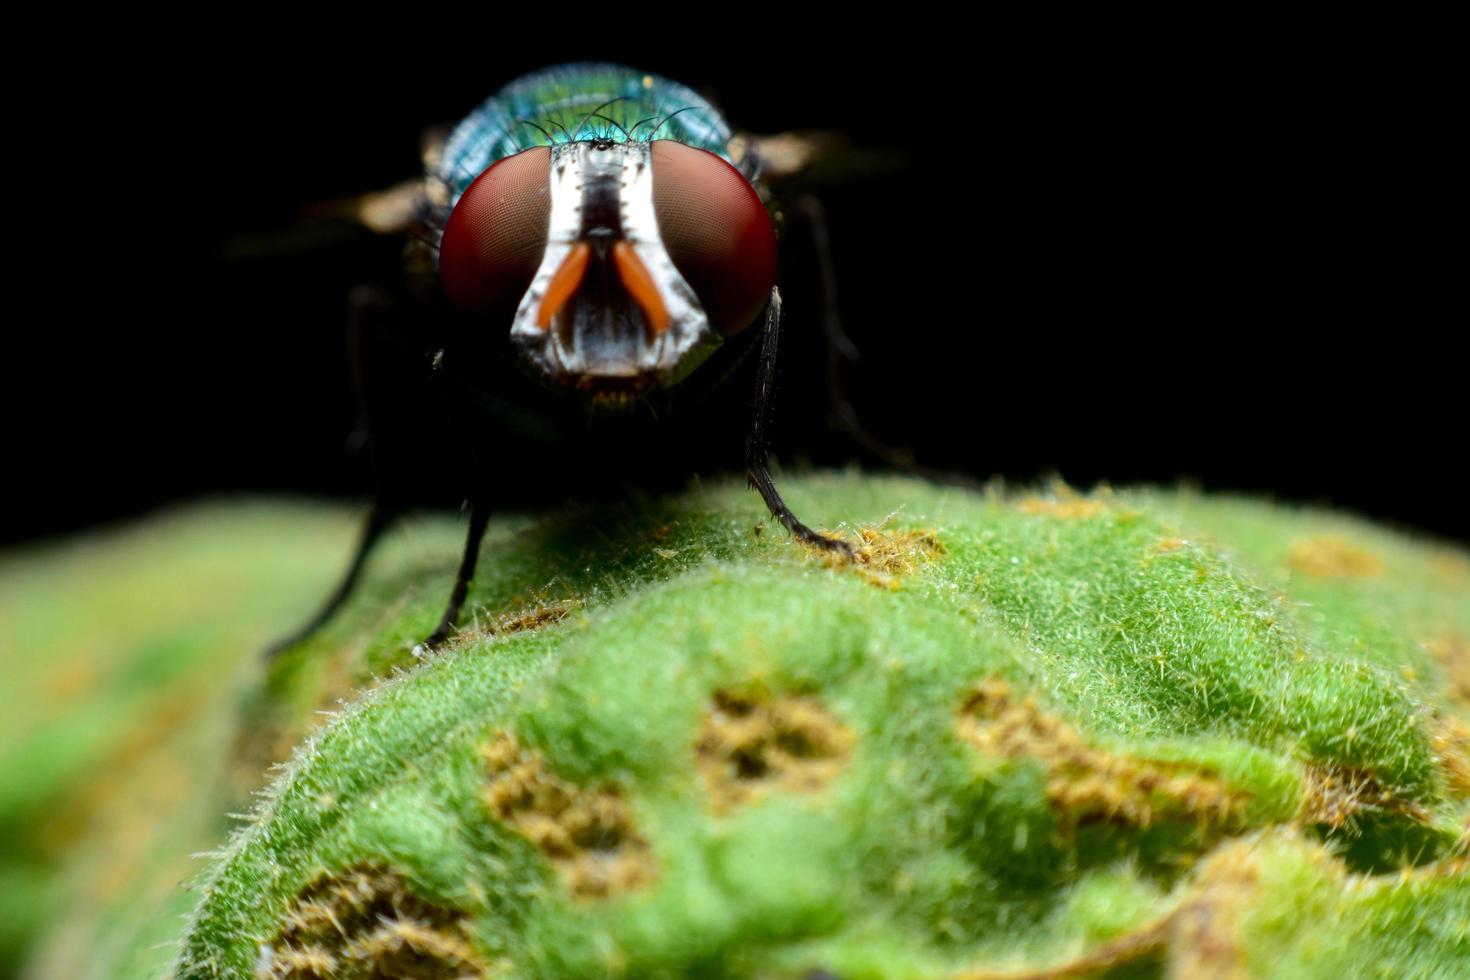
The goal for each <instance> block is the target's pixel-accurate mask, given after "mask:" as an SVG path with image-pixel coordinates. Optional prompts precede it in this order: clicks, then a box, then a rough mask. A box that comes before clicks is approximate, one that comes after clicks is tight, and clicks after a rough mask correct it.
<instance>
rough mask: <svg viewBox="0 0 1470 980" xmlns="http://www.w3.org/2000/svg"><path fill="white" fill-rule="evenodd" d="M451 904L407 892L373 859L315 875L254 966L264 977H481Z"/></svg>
mask: <svg viewBox="0 0 1470 980" xmlns="http://www.w3.org/2000/svg"><path fill="white" fill-rule="evenodd" d="M469 936H470V924H469V921H468V918H467V916H466V915H465V914H464V913H463V912H460V911H458V910H455V909H448V908H444V907H442V906H439V905H435V904H433V903H432V902H429V901H427V900H425V899H423V898H421V897H419V896H418V895H416V894H414V893H413V892H412V891H411V890H410V889H409V888H408V885H407V883H406V882H405V881H404V880H403V878H402V877H400V876H399V875H397V874H395V873H394V872H392V871H389V870H387V869H386V868H383V867H380V866H377V865H365V866H362V867H357V868H352V869H350V870H348V871H345V872H341V873H339V874H335V875H325V874H324V875H322V876H321V877H319V878H317V879H316V881H314V882H312V883H311V884H310V885H308V886H307V887H306V888H305V889H304V890H303V891H302V892H301V894H300V895H298V896H297V898H296V901H295V902H293V903H292V904H291V907H290V908H289V909H288V910H287V911H286V917H285V920H284V921H283V922H282V924H281V928H280V930H279V931H278V932H277V933H276V936H275V938H274V939H273V940H272V941H271V944H270V946H269V952H268V954H267V955H265V956H263V957H262V960H261V964H260V966H259V967H258V968H257V970H256V976H257V977H259V978H269V980H307V978H311V980H327V978H331V980H368V978H377V977H424V978H430V980H451V978H454V980H461V978H475V977H484V976H485V975H486V972H487V971H486V968H485V965H484V963H483V962H482V961H481V959H480V958H479V956H478V955H477V954H476V953H475V950H474V948H473V946H471V945H470V941H469Z"/></svg>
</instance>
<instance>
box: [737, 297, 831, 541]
mask: <svg viewBox="0 0 1470 980" xmlns="http://www.w3.org/2000/svg"><path fill="white" fill-rule="evenodd" d="M780 334H781V291H780V290H779V289H777V288H776V287H775V286H772V287H771V300H770V302H769V303H767V304H766V322H765V326H764V327H763V328H762V330H761V355H760V356H761V359H760V365H759V366H758V367H757V369H756V382H755V405H754V407H753V409H752V411H751V417H750V434H749V435H748V436H746V439H745V478H746V479H747V480H748V481H749V482H750V485H751V486H753V487H755V489H756V490H758V491H759V492H760V495H761V499H762V500H764V501H765V502H766V507H768V508H769V509H770V511H771V516H772V517H774V518H775V519H776V520H778V521H780V522H781V524H782V526H784V527H785V528H786V529H787V530H788V531H790V532H791V533H792V534H794V535H796V537H797V538H798V539H799V540H800V541H802V542H804V543H806V544H809V545H813V546H816V547H819V548H825V549H827V550H828V551H836V552H840V553H842V554H844V555H846V556H848V557H849V558H850V557H852V556H853V551H852V546H851V545H850V544H848V543H847V542H846V541H842V540H840V539H838V538H829V537H827V536H826V535H823V534H818V533H817V532H816V531H813V530H812V529H811V528H809V527H807V526H806V525H805V524H803V523H802V522H801V521H799V520H797V518H796V515H795V514H793V513H792V512H791V508H789V507H787V506H786V502H785V501H784V500H782V499H781V494H780V492H778V491H777V490H776V484H775V482H774V481H773V480H772V479H771V469H770V461H769V460H768V459H767V457H766V412H767V411H768V409H769V408H770V404H771V391H772V389H773V388H774V387H775V385H776V351H777V347H778V343H779V340H780Z"/></svg>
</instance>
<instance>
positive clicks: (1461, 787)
mask: <svg viewBox="0 0 1470 980" xmlns="http://www.w3.org/2000/svg"><path fill="white" fill-rule="evenodd" d="M1429 745H1430V747H1431V748H1433V749H1434V756H1435V758H1436V759H1438V760H1439V768H1440V772H1441V773H1443V774H1444V781H1445V789H1446V790H1448V791H1449V794H1450V795H1451V796H1453V797H1456V798H1458V799H1465V798H1466V797H1470V726H1467V725H1466V724H1465V723H1464V722H1463V721H1461V720H1460V719H1458V718H1452V717H1449V716H1441V717H1437V718H1435V719H1434V720H1433V721H1432V722H1431V723H1430V726H1429Z"/></svg>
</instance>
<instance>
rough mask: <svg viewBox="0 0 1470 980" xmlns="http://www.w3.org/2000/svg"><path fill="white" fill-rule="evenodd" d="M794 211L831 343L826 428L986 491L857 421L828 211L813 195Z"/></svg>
mask: <svg viewBox="0 0 1470 980" xmlns="http://www.w3.org/2000/svg"><path fill="white" fill-rule="evenodd" d="M793 205H794V206H793V207H792V212H793V213H794V214H795V215H796V216H797V217H799V218H801V220H802V223H803V224H804V225H805V227H806V231H807V236H808V238H809V239H810V240H811V244H812V251H813V253H814V254H815V256H816V260H817V269H818V270H819V273H820V275H821V277H822V333H823V335H824V336H825V337H826V341H827V424H828V425H829V426H831V427H832V428H834V429H837V430H838V431H840V432H843V433H845V434H846V435H847V436H848V437H849V438H850V439H852V440H853V441H854V442H856V443H857V444H858V445H859V446H861V447H863V448H864V449H866V450H867V451H868V452H870V453H872V454H873V455H874V456H876V457H877V458H878V459H880V460H882V461H883V462H884V463H886V464H887V465H889V466H891V467H893V468H894V469H896V470H899V471H900V472H903V473H909V474H912V475H914V476H918V477H922V478H924V479H926V480H929V481H931V482H933V483H940V484H945V485H948V486H959V487H965V488H968V489H972V490H983V489H984V488H985V487H984V484H983V483H982V482H981V481H979V480H977V479H975V478H974V477H972V476H970V475H969V474H965V473H954V472H950V471H946V470H937V469H931V468H930V467H927V466H922V465H920V464H919V462H918V461H917V460H916V459H915V458H914V453H913V451H912V450H911V449H908V448H906V447H902V446H891V445H889V444H888V443H886V442H884V441H883V440H882V439H880V438H878V437H877V436H875V435H873V433H871V432H869V431H868V427H867V426H865V425H863V421H862V419H861V418H859V417H858V413H857V410H856V409H855V408H853V405H852V402H850V401H848V398H847V393H846V391H844V389H843V385H842V364H843V362H844V361H858V360H860V359H861V355H860V354H859V352H858V349H857V347H856V346H855V345H854V344H853V342H852V340H851V339H850V338H849V337H848V336H847V332H846V331H845V330H843V329H842V317H841V314H840V313H839V311H838V305H837V271H836V266H835V264H834V263H833V261H832V242H831V238H830V236H829V235H828V234H827V213H826V211H825V209H824V208H823V207H822V202H821V201H819V200H817V198H815V197H813V196H812V195H810V194H801V195H799V196H797V197H796V198H795V200H794V202H793Z"/></svg>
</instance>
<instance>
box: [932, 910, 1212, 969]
mask: <svg viewBox="0 0 1470 980" xmlns="http://www.w3.org/2000/svg"><path fill="white" fill-rule="evenodd" d="M1173 923H1174V918H1173V916H1166V917H1164V918H1162V919H1159V920H1157V921H1155V922H1150V923H1149V924H1148V925H1146V926H1143V927H1142V928H1139V929H1135V930H1133V931H1132V932H1126V933H1124V934H1123V935H1121V936H1118V937H1117V938H1116V939H1110V940H1108V941H1107V942H1105V943H1103V944H1102V945H1100V946H1098V947H1096V948H1094V949H1090V950H1088V951H1087V952H1086V953H1083V954H1082V955H1081V956H1079V957H1077V958H1076V959H1074V960H1068V961H1067V962H1066V963H1062V964H1060V965H1058V966H1052V967H1044V968H1042V969H1039V970H1029V969H1024V968H1023V969H1020V970H987V969H983V968H982V969H976V970H965V971H963V972H961V973H959V974H956V977H955V980H1063V978H1065V977H1088V976H1095V975H1097V974H1099V973H1102V972H1103V971H1105V970H1111V969H1112V968H1114V967H1117V966H1122V965H1123V964H1124V963H1131V962H1133V961H1134V960H1137V959H1141V958H1142V957H1144V956H1147V955H1148V954H1150V953H1152V952H1155V951H1156V950H1158V949H1160V948H1162V947H1163V946H1164V944H1165V943H1166V942H1167V941H1168V939H1169V934H1170V929H1171V928H1172V926H1173ZM1185 975H1188V976H1192V975H1190V974H1185Z"/></svg>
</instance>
